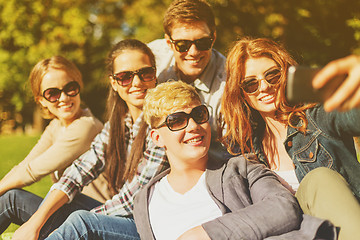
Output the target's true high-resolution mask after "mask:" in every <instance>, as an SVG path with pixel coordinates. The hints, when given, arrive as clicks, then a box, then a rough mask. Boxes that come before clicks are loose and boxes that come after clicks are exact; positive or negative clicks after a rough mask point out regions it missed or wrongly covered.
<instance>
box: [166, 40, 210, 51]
mask: <svg viewBox="0 0 360 240" xmlns="http://www.w3.org/2000/svg"><path fill="white" fill-rule="evenodd" d="M213 40H214V39H212V38H211V37H205V38H200V39H196V40H194V41H191V40H173V39H172V38H171V37H170V42H171V43H172V44H174V45H175V49H176V51H178V52H187V51H189V49H190V47H191V45H193V44H195V46H196V48H197V49H198V50H199V51H207V50H209V49H210V48H211V46H212V43H213Z"/></svg>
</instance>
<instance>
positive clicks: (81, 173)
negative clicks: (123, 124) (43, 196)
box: [51, 123, 109, 201]
mask: <svg viewBox="0 0 360 240" xmlns="http://www.w3.org/2000/svg"><path fill="white" fill-rule="evenodd" d="M108 134H109V124H108V123H107V124H105V126H104V128H103V130H102V131H101V133H99V134H98V135H97V136H96V137H95V138H94V140H93V142H92V144H91V148H90V149H89V150H88V151H87V152H85V153H84V154H83V155H81V156H80V157H79V158H78V159H76V160H75V161H74V162H73V163H72V165H71V166H70V167H68V168H67V169H66V170H65V172H64V173H63V175H62V177H61V178H60V180H59V181H58V182H57V183H55V184H54V185H53V186H52V187H51V190H54V189H57V190H60V191H62V192H64V193H65V194H66V195H67V196H68V198H69V201H72V199H73V198H74V197H75V195H76V194H77V193H78V192H80V191H81V190H82V188H83V187H84V186H86V185H88V184H89V183H90V182H92V181H93V180H94V179H96V178H97V177H98V176H99V174H100V173H102V172H103V170H104V166H105V147H106V145H107V143H108V140H109V135H108Z"/></svg>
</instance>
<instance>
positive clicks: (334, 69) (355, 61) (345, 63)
mask: <svg viewBox="0 0 360 240" xmlns="http://www.w3.org/2000/svg"><path fill="white" fill-rule="evenodd" d="M359 64H360V57H359V56H355V55H350V56H347V57H344V58H340V59H337V60H334V61H331V62H330V63H328V64H327V65H326V66H325V67H324V68H322V69H321V70H320V71H319V72H318V74H316V76H315V77H314V80H313V82H312V83H313V87H314V88H321V87H323V86H324V85H325V84H326V83H327V82H328V81H329V80H330V79H332V78H333V77H335V76H336V75H340V74H348V73H349V72H350V71H351V70H352V68H354V67H356V66H357V65H359ZM359 77H360V76H359Z"/></svg>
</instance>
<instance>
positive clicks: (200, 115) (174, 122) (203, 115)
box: [157, 105, 209, 131]
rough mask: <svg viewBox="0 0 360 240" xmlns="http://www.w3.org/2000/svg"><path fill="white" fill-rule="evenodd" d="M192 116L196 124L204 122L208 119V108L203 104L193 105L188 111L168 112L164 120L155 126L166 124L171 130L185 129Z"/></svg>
mask: <svg viewBox="0 0 360 240" xmlns="http://www.w3.org/2000/svg"><path fill="white" fill-rule="evenodd" d="M190 118H192V119H194V121H195V122H196V123H197V124H202V123H205V122H207V121H208V120H209V110H208V109H207V107H206V106H205V105H200V106H197V107H194V108H193V109H192V110H191V112H190V113H186V112H176V113H172V114H169V115H168V116H167V117H166V119H165V121H164V122H163V123H162V124H160V125H159V126H158V127H157V128H161V127H163V126H165V125H166V126H167V127H168V128H169V129H170V130H171V131H179V130H182V129H185V128H186V127H187V126H188V124H189V119H190Z"/></svg>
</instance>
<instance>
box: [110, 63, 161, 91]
mask: <svg viewBox="0 0 360 240" xmlns="http://www.w3.org/2000/svg"><path fill="white" fill-rule="evenodd" d="M135 75H137V76H138V77H139V78H140V80H141V81H143V82H150V81H152V80H154V79H155V78H156V68H155V67H144V68H140V69H138V70H135V71H123V72H118V73H114V74H113V75H111V76H112V77H113V78H114V79H115V80H116V81H117V82H118V84H119V85H121V86H127V85H129V84H131V82H132V80H133V79H134V76H135Z"/></svg>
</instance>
